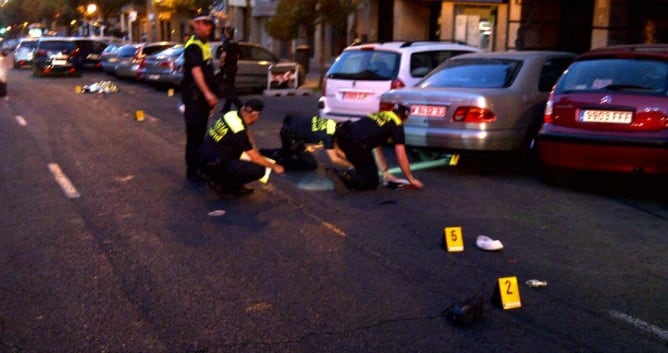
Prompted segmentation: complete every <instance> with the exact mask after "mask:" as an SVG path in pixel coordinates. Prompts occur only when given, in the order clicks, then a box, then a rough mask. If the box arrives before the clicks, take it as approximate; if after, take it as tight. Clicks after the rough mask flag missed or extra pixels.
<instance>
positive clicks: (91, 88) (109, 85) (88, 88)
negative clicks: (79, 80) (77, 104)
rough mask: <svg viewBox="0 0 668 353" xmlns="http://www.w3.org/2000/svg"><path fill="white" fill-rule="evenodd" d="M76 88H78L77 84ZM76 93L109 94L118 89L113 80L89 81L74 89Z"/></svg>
mask: <svg viewBox="0 0 668 353" xmlns="http://www.w3.org/2000/svg"><path fill="white" fill-rule="evenodd" d="M77 88H79V87H78V86H77ZM76 91H77V93H99V94H102V93H104V94H109V93H116V92H118V91H119V89H118V86H116V85H115V84H114V83H113V82H111V81H99V82H95V83H91V84H90V85H85V86H83V87H81V88H79V89H78V90H76Z"/></svg>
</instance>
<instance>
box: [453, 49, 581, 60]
mask: <svg viewBox="0 0 668 353" xmlns="http://www.w3.org/2000/svg"><path fill="white" fill-rule="evenodd" d="M545 55H557V56H570V57H576V56H577V54H575V53H571V52H567V51H556V50H508V51H488V52H477V53H467V54H461V55H457V56H453V57H452V58H450V60H459V59H466V58H498V59H524V58H528V57H536V56H538V57H540V56H545Z"/></svg>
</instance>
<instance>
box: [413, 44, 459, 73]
mask: <svg viewBox="0 0 668 353" xmlns="http://www.w3.org/2000/svg"><path fill="white" fill-rule="evenodd" d="M464 53H470V51H460V50H434V51H423V52H417V53H413V54H412V55H411V63H410V67H411V76H413V77H424V76H426V75H427V74H428V73H429V71H431V70H433V69H434V68H435V67H436V66H438V65H440V64H441V63H442V62H444V61H446V60H448V59H450V58H451V57H453V56H455V55H459V54H464Z"/></svg>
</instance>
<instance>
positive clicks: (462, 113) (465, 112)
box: [452, 107, 496, 124]
mask: <svg viewBox="0 0 668 353" xmlns="http://www.w3.org/2000/svg"><path fill="white" fill-rule="evenodd" d="M452 119H453V120H454V121H461V122H465V123H476V124H482V123H491V122H493V121H494V120H496V115H494V113H493V112H492V111H491V110H489V109H487V108H480V107H459V108H457V110H455V114H454V115H453V116H452Z"/></svg>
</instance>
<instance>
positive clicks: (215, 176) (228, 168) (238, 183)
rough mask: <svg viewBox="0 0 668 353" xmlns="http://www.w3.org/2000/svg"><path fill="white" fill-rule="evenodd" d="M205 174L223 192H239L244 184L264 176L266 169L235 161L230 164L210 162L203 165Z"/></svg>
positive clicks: (247, 162)
mask: <svg viewBox="0 0 668 353" xmlns="http://www.w3.org/2000/svg"><path fill="white" fill-rule="evenodd" d="M203 168H204V171H205V173H206V174H207V175H208V176H209V177H210V178H211V180H213V182H215V183H216V184H218V186H220V187H221V188H222V189H223V190H227V191H230V190H237V189H239V188H240V187H242V186H243V185H244V184H247V183H250V182H251V181H255V180H258V179H260V178H262V176H264V172H265V168H264V167H262V166H259V165H257V164H255V163H253V162H249V161H244V160H241V159H235V160H232V161H229V162H221V161H216V162H209V163H205V164H204V165H203Z"/></svg>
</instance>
